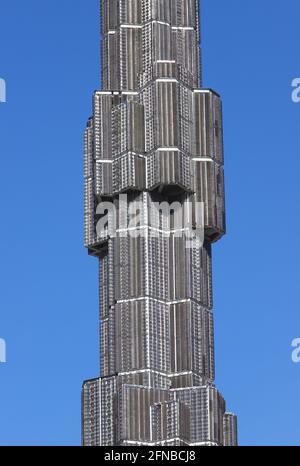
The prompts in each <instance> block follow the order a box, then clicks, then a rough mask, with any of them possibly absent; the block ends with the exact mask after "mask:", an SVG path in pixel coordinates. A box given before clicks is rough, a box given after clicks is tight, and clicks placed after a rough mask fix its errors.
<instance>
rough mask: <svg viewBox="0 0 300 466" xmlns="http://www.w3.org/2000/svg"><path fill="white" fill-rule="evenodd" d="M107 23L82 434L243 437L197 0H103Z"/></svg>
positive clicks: (92, 155) (112, 439)
mask: <svg viewBox="0 0 300 466" xmlns="http://www.w3.org/2000/svg"><path fill="white" fill-rule="evenodd" d="M101 20H102V27H101V29H102V90H100V91H96V92H95V94H94V100H93V117H92V118H90V120H89V121H88V125H87V128H86V131H85V175H84V176H85V245H86V247H87V248H88V250H89V253H90V254H91V255H93V256H95V257H97V258H98V259H99V270H100V272H99V277H100V278H99V288H100V363H101V364H100V365H101V377H98V378H96V379H92V380H87V381H86V382H84V384H83V389H82V441H83V445H102V446H110V445H113V446H116V445H236V444H237V427H236V417H235V416H234V415H233V414H231V413H227V412H226V409H225V401H224V399H223V397H222V395H221V394H220V392H219V391H218V390H217V388H216V387H215V386H214V378H215V370H214V330H213V314H212V272H211V249H212V243H214V242H215V241H217V240H219V239H220V238H221V237H222V236H223V234H224V233H225V211H224V175H223V142H222V114H221V112H222V111H221V101H220V97H219V95H218V94H217V93H216V92H214V91H212V90H210V89H205V88H203V87H202V83H201V59H200V56H201V55H200V46H199V44H200V33H199V3H198V1H197V0H102V1H101ZM137 206H138V207H137ZM199 232H201V233H199ZM195 238H196V239H195ZM200 239H201V240H200Z"/></svg>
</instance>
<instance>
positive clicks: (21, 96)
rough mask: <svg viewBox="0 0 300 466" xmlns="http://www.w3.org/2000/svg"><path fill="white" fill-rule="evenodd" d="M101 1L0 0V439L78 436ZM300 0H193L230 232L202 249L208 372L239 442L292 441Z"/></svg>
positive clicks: (87, 363) (92, 371)
mask: <svg viewBox="0 0 300 466" xmlns="http://www.w3.org/2000/svg"><path fill="white" fill-rule="evenodd" d="M98 3H99V2H98V0H89V1H87V0H75V1H74V0H72V1H71V0H43V1H42V2H41V1H40V0H26V2H24V1H21V0H10V2H2V4H1V28H0V44H1V57H0V77H2V78H5V79H6V81H7V92H8V95H7V98H8V102H7V103H6V104H0V134H1V138H0V153H1V174H0V210H1V216H2V222H1V223H2V228H1V230H0V290H1V291H0V337H2V338H5V339H6V341H7V358H8V361H7V364H6V365H0V444H1V445H16V444H17V445H77V444H79V443H80V390H81V382H82V380H83V379H85V378H88V377H93V376H96V375H97V374H98V330H97V323H98V316H97V263H96V260H93V259H91V258H89V257H88V256H87V254H86V252H85V250H84V248H83V245H82V131H83V128H84V125H85V122H86V119H87V117H88V116H89V115H90V111H91V95H92V92H93V90H94V89H95V88H97V87H98V81H99V36H98V26H99V18H98V15H99V12H98ZM299 17H300V3H299V0H287V1H284V2H283V1H282V0H278V1H276V2H274V1H273V0H263V1H261V0H252V1H251V2H250V1H243V2H241V1H240V0H226V1H224V0H203V1H202V26H203V27H202V29H203V65H204V84H205V86H207V87H212V88H214V89H216V90H217V91H218V92H220V93H221V94H222V97H223V102H224V121H225V149H226V180H227V181H226V189H227V215H228V235H227V236H226V237H225V238H224V239H223V240H222V241H221V242H220V243H219V244H217V245H216V246H215V250H214V285H215V317H216V359H217V384H218V387H220V389H221V390H222V392H223V393H224V395H225V397H226V399H227V402H228V408H229V409H230V410H234V411H236V413H237V414H238V415H239V433H240V443H241V444H243V445H247V444H255V445H261V444H268V445H276V444H281V445H297V444H300V425H299V418H300V402H299V391H300V364H298V365H297V364H293V363H292V362H291V347H290V345H291V341H292V339H293V338H296V337H300V306H299V300H300V298H299V289H300V286H299V263H300V246H299V233H298V230H299V228H300V220H299V199H300V183H299V170H300V151H299V142H300V141H299V135H300V104H294V103H292V101H291V85H290V84H291V81H292V79H294V78H296V77H300V57H299V40H300V32H299Z"/></svg>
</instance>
